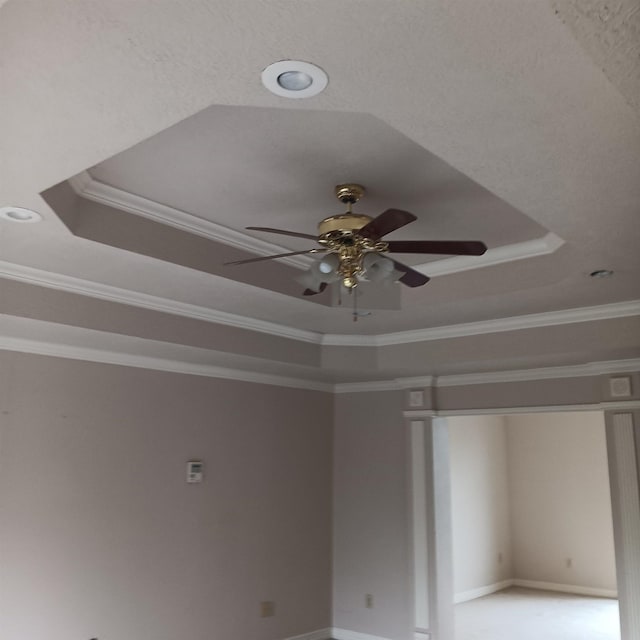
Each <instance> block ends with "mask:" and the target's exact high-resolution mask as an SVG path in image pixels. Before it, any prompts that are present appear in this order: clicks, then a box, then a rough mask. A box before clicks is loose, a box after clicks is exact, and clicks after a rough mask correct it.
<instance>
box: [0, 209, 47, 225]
mask: <svg viewBox="0 0 640 640" xmlns="http://www.w3.org/2000/svg"><path fill="white" fill-rule="evenodd" d="M0 218H3V219H4V220H9V221H10V222H20V223H31V222H40V221H41V220H42V216H41V215H40V214H39V213H36V212H35V211H31V209H24V208H23V207H0Z"/></svg>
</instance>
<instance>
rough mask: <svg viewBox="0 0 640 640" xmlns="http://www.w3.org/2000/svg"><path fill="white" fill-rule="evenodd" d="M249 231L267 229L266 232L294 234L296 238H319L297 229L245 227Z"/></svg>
mask: <svg viewBox="0 0 640 640" xmlns="http://www.w3.org/2000/svg"><path fill="white" fill-rule="evenodd" d="M245 228H246V229H248V230H249V231H265V232H266V233H279V234H280V235H281V236H293V237H294V238H306V239H307V240H317V239H318V237H317V236H312V235H311V234H310V233H298V232H297V231H287V230H285V229H271V227H245Z"/></svg>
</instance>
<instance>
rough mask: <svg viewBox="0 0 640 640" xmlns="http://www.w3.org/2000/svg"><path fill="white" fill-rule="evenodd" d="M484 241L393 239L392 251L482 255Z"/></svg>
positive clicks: (391, 243)
mask: <svg viewBox="0 0 640 640" xmlns="http://www.w3.org/2000/svg"><path fill="white" fill-rule="evenodd" d="M486 250H487V247H486V245H485V244H484V242H476V241H475V240H391V241H390V242H389V251H391V252H392V253H443V254H447V255H452V256H481V255H482V254H483V253H484V252H485V251H486Z"/></svg>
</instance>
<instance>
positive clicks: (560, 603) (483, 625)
mask: <svg viewBox="0 0 640 640" xmlns="http://www.w3.org/2000/svg"><path fill="white" fill-rule="evenodd" d="M455 615H456V638H455V640H620V622H619V618H618V601H617V600H610V599H607V598H588V597H584V596H574V595H571V594H565V593H552V592H550V591H538V590H534V589H522V588H519V587H513V588H510V589H505V590H504V591H500V592H498V593H494V594H492V595H490V596H485V597H484V598H477V599H476V600H471V601H469V602H463V603H461V604H458V605H456V607H455Z"/></svg>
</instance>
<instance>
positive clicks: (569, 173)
mask: <svg viewBox="0 0 640 640" xmlns="http://www.w3.org/2000/svg"><path fill="white" fill-rule="evenodd" d="M596 5H598V3H597V2H590V3H589V11H588V17H589V19H588V20H582V18H580V15H578V14H579V12H578V13H576V11H574V10H573V9H571V6H573V5H571V3H563V2H554V3H525V4H523V3H512V2H507V1H506V0H503V1H500V0H495V1H493V0H492V1H490V2H486V3H477V2H475V1H472V0H469V1H468V2H461V3H455V4H453V5H452V4H451V3H416V2H398V3H387V2H384V1H379V2H378V1H375V2H353V3H339V2H337V1H336V2H324V3H298V2H295V3H294V2H286V1H283V2H276V3H263V2H245V3H236V2H217V3H214V4H212V3H210V2H205V1H204V0H202V1H199V0H196V1H194V2H192V3H190V6H189V11H188V12H187V11H185V10H184V5H183V3H178V2H176V3H172V2H168V3H161V6H160V5H158V4H157V3H153V2H148V3H147V2H144V1H141V2H136V3H114V4H107V5H95V4H85V5H82V4H81V5H74V6H73V10H71V9H70V5H69V3H67V2H65V1H64V0H52V1H50V2H47V3H46V10H47V20H46V21H43V20H42V19H41V16H42V13H41V11H42V7H43V5H39V3H37V2H34V3H20V2H8V3H6V4H4V5H3V6H2V7H1V9H0V11H1V14H0V17H1V20H0V54H1V55H2V58H3V60H4V61H5V62H4V66H3V69H2V74H1V75H0V83H1V84H0V90H1V92H2V95H3V96H8V99H7V100H3V115H2V118H1V119H0V126H1V127H2V130H1V132H0V133H1V136H2V141H3V150H2V154H0V163H1V167H0V170H1V175H2V176H3V181H2V184H0V206H9V205H13V206H20V207H27V208H31V209H34V210H36V211H38V212H39V213H40V214H42V216H43V218H44V221H43V222H42V223H39V224H37V225H18V224H12V223H10V222H7V221H0V262H1V264H0V272H1V274H2V277H3V278H5V279H7V281H11V282H13V283H14V284H15V283H19V285H20V287H22V288H23V291H22V293H21V294H20V293H18V292H16V291H15V290H14V288H13V285H12V286H11V287H8V286H7V290H8V289H9V288H10V289H11V291H12V295H11V296H10V297H7V298H5V299H4V301H3V308H2V313H6V314H17V316H16V317H20V314H23V315H24V314H26V315H28V316H29V317H31V318H33V319H38V318H40V319H42V320H43V321H45V320H46V321H51V319H50V316H54V315H60V317H62V315H64V317H65V323H66V324H68V325H69V326H71V325H77V326H78V327H86V328H91V327H90V326H89V325H91V322H89V315H83V314H82V313H80V312H78V313H76V314H75V316H73V317H71V316H68V315H66V312H65V314H62V311H60V313H58V312H57V311H56V313H53V311H52V310H53V309H54V308H55V307H56V305H62V304H63V302H62V297H61V298H60V299H59V301H57V302H56V301H54V300H53V299H48V302H47V303H46V304H45V303H44V302H43V300H44V298H43V296H41V295H38V291H39V289H37V288H38V287H44V288H46V289H48V290H49V291H53V292H56V291H57V292H60V291H61V289H62V290H64V291H66V292H67V293H69V292H71V293H73V292H75V293H74V295H76V294H77V295H83V296H89V297H92V296H93V297H94V298H100V296H101V295H102V294H103V293H104V292H108V295H107V298H109V296H111V297H110V298H109V299H110V300H111V301H112V304H113V305H116V304H124V305H128V304H131V303H130V302H116V301H117V300H129V301H130V300H131V299H136V298H137V299H138V300H142V301H145V303H147V302H149V301H162V302H158V303H157V305H158V306H159V307H162V308H163V309H166V308H174V307H175V308H180V309H185V308H188V309H200V310H204V311H202V313H203V314H204V315H206V314H207V313H214V314H215V313H217V314H223V315H224V314H227V315H228V316H229V317H232V316H233V317H236V318H245V319H247V321H246V322H247V323H248V324H251V322H258V323H260V322H263V323H271V324H273V325H277V326H281V327H284V328H285V329H286V330H289V331H291V332H295V331H302V332H315V333H317V334H320V335H323V334H340V335H351V336H355V337H357V336H359V335H365V336H372V335H376V334H390V333H394V332H402V331H419V330H423V329H425V328H433V327H442V326H448V325H460V324H464V323H477V322H485V321H496V322H500V320H501V319H502V318H511V317H516V316H524V315H528V314H546V313H555V312H559V311H562V310H567V309H573V308H593V307H596V306H598V305H610V304H619V303H626V302H628V301H632V300H635V299H637V298H638V297H640V287H639V285H638V282H640V252H638V250H637V247H638V240H640V238H639V231H638V228H639V226H638V224H637V215H638V207H639V203H640V168H639V167H640V162H638V149H639V148H640V125H639V122H640V121H639V120H638V113H637V111H635V110H634V106H635V105H636V102H634V100H631V99H630V98H629V96H630V95H631V94H630V93H629V92H630V91H631V89H630V86H631V85H630V84H629V83H625V82H623V80H624V78H627V77H629V69H630V67H629V65H622V64H621V63H619V61H618V62H616V60H618V59H617V58H616V60H614V61H613V62H615V64H613V62H612V60H613V59H612V57H611V55H612V54H611V52H612V51H614V50H616V49H615V47H612V46H609V45H610V38H612V37H614V36H615V34H614V35H611V33H612V32H611V30H606V29H605V30H604V31H602V30H600V31H597V29H596V28H597V26H598V20H596V19H595V18H594V16H595V17H596V18H597V17H598V16H599V15H601V14H600V13H599V11H600V10H601V9H602V7H598V6H596ZM620 15H622V14H619V13H616V15H615V20H616V24H618V22H620V20H621V19H622V18H620ZM624 15H626V14H624ZM624 15H623V17H624ZM634 15H635V14H634ZM598 19H599V18H598ZM565 23H566V24H565ZM591 23H593V27H592V29H593V31H589V29H590V28H591V27H589V25H590V24H591ZM354 25H357V26H358V28H357V29H354V28H353V26H354ZM567 25H568V26H567ZM618 31H619V32H620V33H623V34H626V35H625V38H627V40H628V41H630V39H629V38H628V34H629V33H632V32H633V29H632V28H631V27H629V28H625V29H622V30H618ZM618 31H616V33H617V32H618ZM603 34H604V35H603ZM389 43H395V44H394V46H389ZM594 43H595V44H594ZM603 43H604V44H606V45H607V47H608V48H607V49H606V52H605V54H606V55H605V54H602V51H603V48H602V47H603V46H604V45H603ZM627 45H628V46H627ZM627 45H625V46H627V48H628V49H629V50H631V49H630V47H631V48H632V45H630V44H628V42H627ZM598 47H600V48H598ZM602 56H604V58H606V61H607V65H609V66H607V67H606V73H603V71H602V69H601V67H600V66H599V63H598V60H600V59H601V58H602ZM286 58H298V59H303V60H309V61H311V62H314V63H316V64H318V65H320V66H321V67H322V68H323V69H325V71H326V72H327V73H328V75H329V85H328V87H327V89H326V91H325V92H324V93H322V94H320V95H319V96H316V97H314V98H311V99H309V100H298V101H287V100H286V99H283V98H279V97H276V96H273V95H271V94H269V93H267V92H266V91H265V89H264V88H263V87H262V85H261V83H260V79H259V78H260V72H261V71H262V69H263V68H264V67H265V66H267V65H268V64H269V63H271V62H273V61H275V60H279V59H286ZM635 64H636V65H637V61H636V63H635ZM635 68H636V69H637V66H636V67H635ZM621 78H622V80H621ZM78 175H81V176H82V178H81V179H78V178H75V179H72V178H73V177H74V176H78ZM70 179H71V182H69V180H70ZM344 181H357V182H361V183H363V184H364V185H365V186H366V187H367V188H368V193H367V196H366V198H365V200H364V201H363V202H362V203H361V204H359V205H358V207H357V208H358V210H361V211H362V212H365V213H372V214H376V213H378V212H380V211H382V210H383V209H385V208H387V207H397V208H401V209H406V210H409V211H412V212H414V213H415V214H416V215H417V216H418V221H417V222H416V223H414V224H413V225H410V226H409V227H406V228H405V229H403V230H402V231H400V232H398V233H397V234H394V238H395V237H397V238H407V239H418V238H424V239H478V240H483V241H485V242H486V244H487V245H488V246H489V247H490V251H489V252H488V253H489V254H490V257H491V260H490V261H488V262H482V261H479V262H478V265H477V266H476V267H475V268H469V265H465V264H462V265H460V264H459V263H452V262H446V260H444V259H442V258H438V259H433V258H432V257H426V258H424V259H418V260H415V259H412V258H410V257H406V260H405V261H406V262H408V263H411V262H412V263H414V264H417V265H419V268H420V269H424V270H425V273H429V269H432V270H433V275H434V277H433V279H432V281H431V282H430V283H429V284H428V285H426V286H425V287H422V288H420V289H416V290H409V289H404V288H403V289H401V290H400V289H397V290H394V293H393V295H391V294H390V297H391V298H393V300H391V301H389V300H386V301H385V300H378V301H377V302H376V303H375V304H374V301H373V299H374V297H375V296H373V295H371V297H370V301H371V309H372V311H373V313H372V315H370V316H367V317H366V318H362V319H361V321H360V322H358V323H353V322H352V321H351V316H350V314H349V312H348V310H345V309H338V308H334V307H332V306H331V305H332V304H333V303H334V301H332V300H331V299H330V297H327V296H325V297H324V298H322V297H319V299H318V300H317V301H312V300H306V299H303V298H301V297H300V296H299V286H298V285H297V284H296V283H295V282H293V276H295V275H296V274H297V273H299V269H300V267H301V265H302V264H303V263H299V262H295V261H294V262H276V263H272V264H270V265H264V266H260V267H258V268H256V266H255V265H254V266H251V265H249V266H245V267H236V268H234V269H233V270H229V268H225V269H224V270H223V268H222V267H221V266H220V262H222V260H223V259H234V258H235V257H237V258H242V257H248V255H250V254H260V253H266V252H267V251H269V250H270V247H269V246H268V244H270V245H272V246H275V247H276V248H277V247H283V248H284V249H291V250H295V249H298V248H305V247H306V246H307V245H306V243H304V242H302V243H299V242H298V241H297V240H289V239H288V238H284V237H283V238H280V237H277V236H273V237H269V238H265V237H264V236H261V235H260V234H257V233H253V232H251V233H249V232H246V231H244V227H245V226H248V225H261V226H274V227H285V228H291V229H296V230H299V231H303V232H313V231H314V228H315V225H316V224H317V222H318V221H319V220H320V219H321V218H322V217H324V216H326V215H330V214H333V213H337V212H339V210H340V209H341V206H340V205H339V203H338V202H337V201H336V200H334V198H333V195H332V188H333V186H334V185H335V184H337V183H339V182H344ZM96 194H97V195H96ZM110 198H111V200H109V199H110ZM136 207H138V209H137V210H136ZM149 210H151V212H152V214H153V215H156V217H155V218H154V217H153V215H151V216H150V215H149ZM158 212H160V213H161V214H162V215H164V216H165V217H164V219H161V218H162V216H160V218H158V217H157V214H158ZM171 216H174V219H172V218H171ZM175 216H177V218H175ZM216 229H218V230H220V229H224V230H226V231H225V233H224V234H223V236H224V237H222V238H219V237H218V238H216V237H215V230H216ZM225 234H226V235H225ZM229 238H231V239H232V240H231V241H230V240H229ZM267 243H268V244H267ZM501 252H502V253H501ZM403 257H404V256H403ZM443 263H444V264H443ZM602 268H606V269H612V270H613V271H614V272H615V275H614V277H612V278H610V279H607V280H600V281H598V280H594V279H593V278H590V277H589V273H590V272H591V271H593V270H595V269H602ZM16 286H17V285H16ZM29 287H35V289H30V288H29ZM78 292H83V293H82V294H79V293H78ZM60 295H61V294H60ZM105 295H106V294H105ZM383 297H384V296H383ZM102 299H103V300H104V299H106V298H104V297H103V298H102ZM364 301H365V302H366V299H365V300H364ZM149 304H151V302H149ZM153 304H156V303H155V302H154V303H153ZM172 305H173V307H172ZM138 308H139V307H138ZM121 311H122V309H121V308H120V307H118V308H116V307H115V306H114V307H113V311H112V312H111V313H110V312H104V313H103V316H102V321H101V330H104V331H107V332H109V331H113V332H115V333H123V334H125V335H137V336H138V337H141V338H144V336H145V331H146V327H148V324H147V325H145V323H148V319H147V320H143V318H142V317H141V316H140V317H138V319H137V320H136V319H135V317H136V314H137V313H138V312H137V311H136V306H135V304H134V305H133V306H130V307H127V312H126V313H127V314H128V318H129V322H128V323H126V324H127V327H126V328H124V325H123V324H122V323H121V322H120V321H119V320H118V317H119V314H120V312H121ZM225 317H226V316H225ZM136 322H138V323H139V324H138V325H136ZM239 322H242V321H239ZM585 335H586V334H585ZM165 339H166V340H169V341H171V340H175V341H176V342H180V340H182V338H181V337H180V332H179V331H178V332H177V333H176V334H175V335H174V336H173V337H172V336H171V335H169V334H167V336H165ZM582 348H583V352H582V353H583V355H582V356H581V355H580V353H581V347H579V346H577V345H574V346H573V347H572V351H571V354H572V355H571V357H572V359H573V362H576V361H578V360H579V359H580V358H581V357H582V358H583V359H584V360H585V361H586V360H587V359H588V358H589V353H593V352H592V351H591V349H592V345H590V344H588V343H587V341H586V338H585V343H584V345H583V347H582ZM624 352H625V351H624V349H623V348H622V347H620V346H616V347H615V348H613V347H612V348H611V349H610V350H609V352H608V353H611V354H613V353H615V354H616V357H617V356H619V355H621V354H623V353H624ZM603 353H604V351H603ZM541 357H542V356H540V357H538V359H537V360H536V364H537V365H540V364H544V363H543V362H542V363H541V362H540V358H541ZM516 360H517V357H516V356H514V360H513V364H514V366H515V365H516V364H517V362H516ZM525 360H526V359H525V357H524V355H523V356H522V360H521V361H520V364H523V363H524V362H525ZM556 360H557V358H555V359H554V358H553V357H552V355H551V353H550V354H549V356H548V361H549V362H551V361H556ZM505 361H506V359H505ZM469 362H471V361H469ZM449 364H450V365H451V366H449V365H447V366H448V369H447V370H449V371H454V370H455V363H453V364H451V363H449ZM473 366H474V367H476V368H477V367H480V366H481V364H479V363H478V362H477V361H474V365H473ZM487 366H488V367H489V366H491V363H490V362H487ZM460 367H461V368H463V367H464V362H463V359H461V360H460ZM408 368H409V369H410V368H411V367H408Z"/></svg>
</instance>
